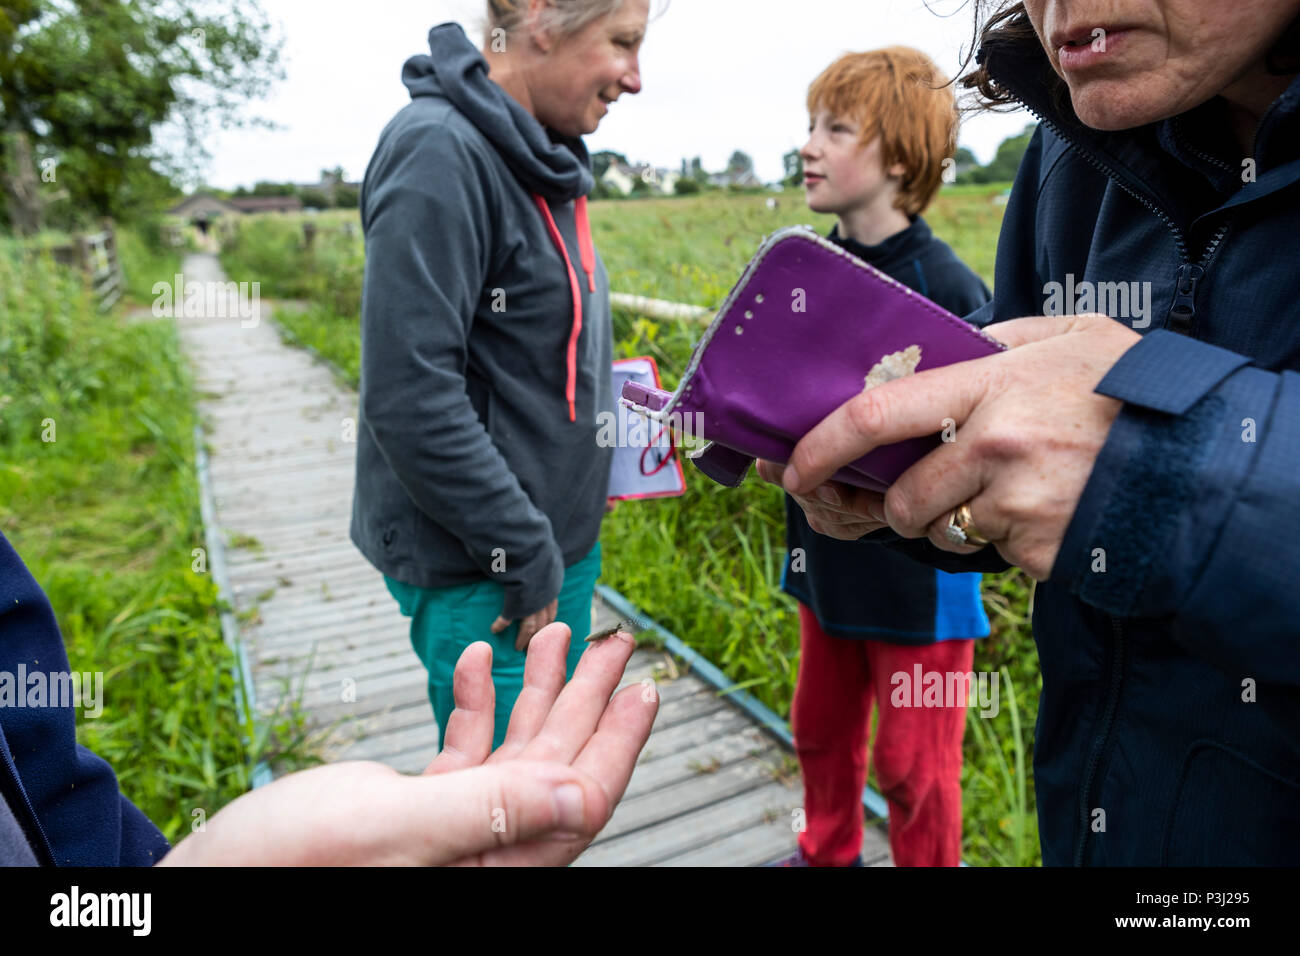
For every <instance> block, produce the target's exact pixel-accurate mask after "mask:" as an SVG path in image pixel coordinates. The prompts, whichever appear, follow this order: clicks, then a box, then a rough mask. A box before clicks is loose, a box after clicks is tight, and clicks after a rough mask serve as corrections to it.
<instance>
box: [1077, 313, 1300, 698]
mask: <svg viewBox="0 0 1300 956" xmlns="http://www.w3.org/2000/svg"><path fill="white" fill-rule="evenodd" d="M1097 392H1098V393H1100V394H1102V395H1109V396H1111V397H1112V398H1118V399H1120V400H1122V401H1123V402H1124V403H1125V405H1124V407H1123V409H1122V410H1121V412H1120V414H1119V416H1118V417H1117V418H1116V419H1115V422H1114V424H1113V425H1112V426H1111V430H1110V433H1109V435H1108V436H1107V440H1106V444H1105V445H1104V446H1103V447H1102V450H1101V453H1100V454H1099V455H1098V457H1097V462H1096V464H1095V466H1094V467H1093V471H1092V475H1091V477H1090V478H1089V480H1088V484H1087V485H1086V486H1085V487H1084V491H1083V494H1082V496H1081V497H1080V500H1079V505H1078V507H1077V508H1076V510H1075V514H1074V517H1073V519H1072V520H1071V523H1070V525H1069V527H1068V528H1067V529H1066V533H1065V539H1064V541H1063V542H1062V545H1061V550H1060V552H1059V553H1058V555H1057V558H1056V562H1055V564H1054V566H1053V568H1052V572H1051V577H1052V579H1053V580H1059V581H1062V582H1065V584H1066V585H1067V586H1068V587H1069V588H1070V590H1071V591H1073V592H1074V593H1075V594H1077V595H1078V596H1079V597H1080V598H1081V599H1083V600H1084V601H1086V602H1088V603H1089V604H1092V605H1094V606H1095V607H1098V608H1100V609H1102V610H1104V611H1107V612H1109V613H1111V614H1114V615H1116V616H1119V617H1133V616H1137V617H1168V618H1171V620H1172V624H1173V635H1174V638H1175V640H1177V641H1179V642H1180V643H1182V644H1183V645H1184V646H1185V647H1186V648H1187V649H1188V651H1189V652H1191V653H1194V654H1196V655H1197V656H1199V657H1202V658H1203V659H1205V660H1208V661H1210V662H1212V663H1214V664H1216V665H1218V666H1219V667H1220V668H1221V669H1223V670H1225V671H1227V672H1228V673H1231V674H1240V675H1242V676H1243V677H1254V678H1257V679H1262V680H1269V681H1276V682H1282V683H1286V684H1289V685H1291V686H1300V620H1298V619H1297V618H1298V616H1300V610H1298V609H1300V605H1298V604H1297V591H1296V587H1297V582H1300V508H1298V507H1297V502H1300V374H1298V373H1296V372H1291V371H1284V372H1281V373H1278V372H1271V371H1266V370H1263V369H1259V368H1255V367H1253V366H1251V365H1249V360H1248V359H1247V358H1245V357H1244V356H1241V355H1238V354H1236V353H1234V352H1230V351H1228V350H1226V349H1222V348H1219V347H1217V346H1214V345H1210V344H1208V343H1205V342H1200V341H1197V340H1195V339H1189V338H1186V337H1184V336H1180V335H1177V334H1176V333H1173V332H1168V331H1155V332H1151V333H1149V334H1148V335H1146V336H1145V337H1144V338H1143V339H1142V340H1141V341H1140V342H1138V343H1137V344H1136V345H1134V346H1133V347H1132V348H1131V349H1129V350H1128V351H1127V352H1126V353H1125V354H1124V355H1123V356H1122V357H1121V358H1120V360H1119V361H1118V362H1117V363H1116V364H1115V366H1114V367H1113V368H1112V369H1111V370H1110V372H1108V373H1107V375H1106V377H1105V378H1104V379H1102V381H1101V383H1100V384H1099V385H1098V386H1097Z"/></svg>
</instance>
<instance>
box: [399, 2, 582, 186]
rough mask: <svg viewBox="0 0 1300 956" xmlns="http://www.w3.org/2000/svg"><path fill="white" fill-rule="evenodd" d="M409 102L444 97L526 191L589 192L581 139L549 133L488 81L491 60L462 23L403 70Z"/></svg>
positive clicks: (441, 29) (443, 31) (447, 27)
mask: <svg viewBox="0 0 1300 956" xmlns="http://www.w3.org/2000/svg"><path fill="white" fill-rule="evenodd" d="M402 82H403V83H404V84H406V88H407V89H409V90H410V91H411V99H416V98H417V97H421V96H441V97H444V98H446V99H447V100H450V101H451V103H452V104H453V105H454V106H455V107H456V109H457V110H459V111H460V112H461V113H462V114H463V115H464V116H465V117H466V118H467V119H468V120H469V121H470V122H471V123H473V124H474V126H475V127H477V129H478V131H479V132H480V133H482V134H483V135H484V136H485V137H486V138H487V139H488V140H489V141H490V142H491V143H492V145H493V146H494V147H495V148H496V149H497V151H498V152H499V153H500V154H501V156H502V157H503V158H504V159H505V161H506V164H507V165H508V166H509V167H510V169H511V171H512V172H513V173H514V174H515V176H516V177H517V178H518V179H519V181H520V182H521V183H522V184H523V185H524V187H525V188H527V189H528V191H529V192H533V193H540V194H541V195H542V196H545V197H546V198H547V199H548V200H549V201H550V202H552V203H565V202H569V201H570V200H573V199H577V198H578V197H579V196H585V195H587V194H588V193H589V192H591V190H592V187H593V186H594V185H595V182H594V180H593V178H592V175H591V158H590V156H589V155H588V153H587V147H586V146H585V145H584V144H583V142H582V140H581V139H570V138H568V137H565V136H560V135H559V134H558V133H555V132H553V131H549V130H547V129H545V128H544V127H543V126H542V124H541V123H539V122H538V121H537V120H536V119H535V118H534V117H533V116H532V115H531V114H530V113H529V112H528V111H527V110H525V109H524V108H523V107H522V106H520V105H519V104H518V103H517V102H515V100H514V98H513V97H511V96H510V94H508V93H506V92H505V90H503V89H501V87H500V86H498V85H497V84H496V83H494V82H492V81H491V80H490V79H488V65H487V61H486V60H484V59H483V54H482V53H480V52H479V51H478V49H476V48H475V46H474V44H472V43H471V42H470V40H469V37H467V36H466V35H465V31H464V29H463V28H462V27H461V26H460V24H458V23H443V24H440V25H439V26H436V27H434V28H433V29H432V30H430V31H429V54H428V55H425V54H420V55H418V56H413V57H411V58H410V59H409V60H407V61H406V64H405V65H404V66H403V67H402Z"/></svg>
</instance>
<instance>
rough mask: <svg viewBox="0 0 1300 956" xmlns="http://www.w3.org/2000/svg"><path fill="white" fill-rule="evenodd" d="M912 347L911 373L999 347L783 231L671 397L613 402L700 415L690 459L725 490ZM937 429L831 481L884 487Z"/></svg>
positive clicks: (934, 439) (744, 279) (811, 239)
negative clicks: (697, 444) (916, 357)
mask: <svg viewBox="0 0 1300 956" xmlns="http://www.w3.org/2000/svg"><path fill="white" fill-rule="evenodd" d="M912 345H918V346H920V348H921V361H920V364H919V365H918V366H917V371H918V372H919V371H924V370H926V369H929V368H937V367H939V366H943V365H952V364H954V363H956V362H964V361H967V360H969V359H976V358H982V357H984V356H987V355H992V354H994V353H996V352H1000V351H1002V350H1003V348H1004V346H1003V345H1002V344H1001V343H999V342H997V341H996V340H994V339H992V338H990V337H988V336H986V335H984V334H983V333H982V332H980V331H979V330H978V329H976V328H975V327H974V326H971V325H968V324H967V323H965V322H963V321H962V320H961V319H959V318H957V317H956V316H955V315H953V314H952V313H950V312H947V311H946V310H944V309H942V308H940V307H939V306H937V305H935V304H934V303H933V302H931V301H929V300H928V299H926V298H925V297H924V296H921V295H918V294H917V293H915V292H913V291H912V290H911V289H909V288H907V287H906V286H904V285H901V284H900V283H898V282H896V281H895V280H893V279H891V278H890V277H889V276H887V275H885V274H884V273H882V272H880V271H878V270H876V269H873V268H872V267H871V266H869V265H867V264H866V263H865V262H862V261H861V260H859V259H857V258H855V257H854V256H851V255H849V254H848V253H847V252H845V251H844V250H842V249H840V248H839V247H838V246H836V245H835V244H834V243H831V242H829V241H828V240H825V239H823V238H821V237H820V236H818V235H817V234H816V233H814V232H812V231H811V230H810V229H807V228H804V227H794V228H791V229H783V230H781V231H780V232H777V233H775V234H774V235H772V236H771V237H769V238H768V239H767V240H766V241H765V242H764V243H763V245H762V246H761V247H760V248H759V250H758V252H757V253H756V254H755V256H754V258H753V260H752V261H751V262H750V263H749V266H748V267H747V268H746V269H745V272H744V274H743V275H742V276H741V278H740V281H739V282H738V283H737V284H736V287H735V288H734V289H732V290H731V294H730V295H729V296H728V297H727V301H726V302H725V303H724V304H723V307H722V311H721V312H719V313H718V316H717V318H715V319H714V321H713V323H712V324H711V325H710V326H709V328H708V331H706V332H705V334H704V338H703V339H701V340H700V342H699V344H698V345H696V347H695V352H694V354H693V355H692V357H691V362H690V365H689V366H687V371H686V375H685V376H684V377H683V378H682V382H681V385H680V386H679V387H678V389H677V391H676V392H674V393H671V394H670V393H668V392H663V391H660V390H656V389H647V388H645V387H644V386H639V385H635V384H634V383H628V385H627V386H626V387H625V388H624V389H623V404H624V405H627V406H629V407H631V408H633V409H636V410H637V411H639V412H641V413H642V414H645V415H647V416H648V417H650V418H652V419H655V420H663V419H665V418H668V417H669V416H670V415H673V414H674V413H675V414H678V415H680V416H682V419H680V420H682V421H685V420H686V419H685V416H687V415H690V414H692V413H696V412H699V413H701V414H702V416H703V417H702V423H703V434H702V435H700V433H699V432H698V431H696V432H695V434H696V436H697V437H702V438H704V439H706V440H708V441H709V443H710V444H709V445H708V446H707V447H705V448H704V449H702V450H701V451H700V452H699V453H697V454H696V455H694V456H692V458H691V460H692V461H693V462H694V463H695V465H696V467H697V468H699V469H700V470H701V471H703V472H704V473H705V474H706V475H708V476H709V477H710V478H712V479H713V480H715V481H717V482H719V483H720V484H724V485H729V486H733V487H734V486H736V485H739V484H740V483H741V481H743V480H744V477H745V474H746V473H747V472H748V471H749V468H750V466H751V465H752V464H753V462H754V459H755V458H765V459H767V460H769V461H775V462H779V463H781V464H785V463H786V462H788V461H789V460H790V455H791V453H792V452H793V451H794V446H795V444H796V443H797V442H798V440H799V439H800V438H802V437H803V436H804V435H806V434H807V433H808V432H809V431H811V430H812V428H813V426H815V425H816V424H817V423H818V422H820V421H821V420H822V419H823V418H825V417H826V416H827V415H829V414H830V413H831V412H833V411H834V410H835V409H836V408H838V407H839V406H840V405H842V404H844V402H846V401H848V400H849V399H850V398H852V397H853V396H854V395H856V394H858V393H859V392H861V391H862V389H863V382H864V379H865V378H866V376H867V373H868V372H870V371H871V369H872V367H873V366H875V365H876V363H878V362H879V361H880V360H881V359H882V358H883V357H884V356H886V355H889V354H891V353H894V352H899V351H902V350H904V349H906V348H908V347H909V346H912ZM690 421H696V419H693V418H692V419H690ZM941 428H942V426H941V423H940V422H935V434H934V435H933V436H930V437H927V438H914V439H909V440H908V441H904V442H900V443H898V444H895V445H887V446H884V447H881V448H877V449H875V450H874V451H871V452H869V453H868V454H867V455H865V456H863V457H862V458H860V459H858V460H857V461H856V462H854V463H853V464H852V465H850V466H848V467H846V468H843V469H841V470H840V471H839V472H838V473H836V475H835V477H836V478H837V479H838V480H840V481H843V482H846V483H848V484H851V485H857V486H858V487H862V488H868V489H871V490H873V491H884V490H885V489H886V488H888V487H889V486H890V485H891V484H892V483H893V482H894V480H895V479H896V478H897V477H898V476H899V475H901V474H902V473H903V472H904V471H906V470H907V469H908V468H909V467H910V466H911V465H912V464H913V463H914V462H916V461H917V460H918V459H919V458H921V457H923V456H924V455H926V454H927V453H928V452H929V451H930V450H931V449H932V448H934V447H935V446H936V445H938V443H939V432H940V431H941Z"/></svg>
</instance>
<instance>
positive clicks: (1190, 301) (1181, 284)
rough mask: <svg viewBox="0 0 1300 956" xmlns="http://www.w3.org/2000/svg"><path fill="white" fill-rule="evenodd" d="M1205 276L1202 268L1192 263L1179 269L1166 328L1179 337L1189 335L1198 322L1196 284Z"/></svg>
mask: <svg viewBox="0 0 1300 956" xmlns="http://www.w3.org/2000/svg"><path fill="white" fill-rule="evenodd" d="M1203 275H1205V270H1204V269H1203V268H1201V267H1200V266H1196V265H1192V264H1190V263H1187V264H1184V265H1181V266H1179V267H1178V283H1177V284H1176V285H1175V286H1174V304H1173V305H1171V306H1170V307H1169V315H1168V317H1167V318H1166V319H1165V328H1167V329H1169V330H1170V331H1172V332H1177V333H1178V334H1179V335H1189V334H1190V333H1191V331H1192V323H1193V322H1194V321H1195V320H1196V284H1197V283H1198V282H1199V281H1200V280H1201V277H1202V276H1203Z"/></svg>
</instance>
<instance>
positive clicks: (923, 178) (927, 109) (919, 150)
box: [808, 46, 958, 216]
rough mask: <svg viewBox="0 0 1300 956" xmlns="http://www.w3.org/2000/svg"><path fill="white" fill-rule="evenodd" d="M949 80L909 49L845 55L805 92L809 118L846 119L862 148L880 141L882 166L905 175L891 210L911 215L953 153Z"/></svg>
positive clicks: (954, 118)
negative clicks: (897, 165) (823, 113)
mask: <svg viewBox="0 0 1300 956" xmlns="http://www.w3.org/2000/svg"><path fill="white" fill-rule="evenodd" d="M948 82H949V81H948V78H947V77H945V76H944V75H943V74H942V73H940V72H939V68H938V67H937V66H935V64H934V61H933V60H931V59H930V58H929V57H928V56H926V55H925V54H924V53H922V52H921V51H920V50H914V49H912V48H911V47H906V46H891V47H885V48H884V49H882V50H872V51H870V52H868V53H846V54H845V55H844V56H842V57H840V58H839V59H838V60H836V61H835V62H834V63H832V64H831V65H830V66H828V67H827V68H826V69H825V71H823V73H822V75H821V76H819V77H817V79H815V80H814V81H813V84H812V86H811V87H809V88H808V113H809V115H810V116H816V115H817V114H818V113H819V112H820V111H822V110H827V111H828V112H830V114H831V115H832V116H838V117H842V118H843V119H847V120H852V121H853V122H854V123H856V124H857V125H858V126H859V127H860V128H861V142H862V145H863V146H865V145H867V144H868V143H870V142H871V140H872V139H874V138H875V137H876V136H879V137H880V158H881V161H882V164H883V166H884V168H885V169H889V168H890V167H891V166H893V165H894V164H895V163H902V164H903V166H904V167H905V168H906V170H907V172H906V173H905V174H904V175H903V177H902V181H901V182H900V183H899V189H898V198H897V199H896V200H895V201H894V205H895V206H896V207H897V208H898V209H901V210H902V211H903V212H904V213H906V214H907V215H908V216H916V215H919V214H920V213H921V212H922V211H924V210H925V208H926V207H927V206H929V205H930V201H931V200H932V199H934V194H935V193H936V192H938V191H939V184H940V183H941V182H942V181H943V171H944V162H943V161H944V160H945V159H951V158H952V157H953V154H954V153H955V152H956V150H957V125H958V112H957V99H956V97H955V96H954V95H953V92H952V88H951V86H949V85H948Z"/></svg>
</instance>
